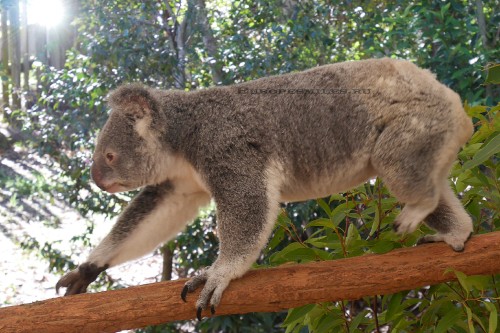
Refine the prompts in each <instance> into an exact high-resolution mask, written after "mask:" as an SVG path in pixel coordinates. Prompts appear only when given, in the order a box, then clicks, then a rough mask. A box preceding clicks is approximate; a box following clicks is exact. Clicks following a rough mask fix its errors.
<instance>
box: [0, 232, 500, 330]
mask: <svg viewBox="0 0 500 333" xmlns="http://www.w3.org/2000/svg"><path fill="white" fill-rule="evenodd" d="M499 255H500V232H492V233H489V234H484V235H480V236H475V237H473V238H472V239H471V240H470V241H469V242H468V243H467V245H466V249H465V251H464V252H462V253H457V252H453V251H452V250H451V249H450V247H449V246H448V245H446V244H444V243H436V244H425V245H421V246H418V247H412V248H404V249H398V250H394V251H392V252H389V253H386V254H383V255H373V254H369V255H364V256H361V257H354V258H348V259H341V260H331V261H322V262H315V263H308V264H301V265H283V266H280V267H276V268H270V269H259V270H252V271H250V272H248V273H247V274H246V275H245V276H244V277H243V278H241V279H238V280H235V281H233V282H232V283H231V284H230V285H229V287H228V289H227V290H226V291H225V293H224V296H223V297H222V302H221V305H220V306H219V307H218V308H217V315H224V314H235V313H239V314H241V313H249V312H274V311H280V310H283V309H288V308H293V307H298V306H301V305H305V304H310V303H319V302H327V301H339V300H355V299H359V298H361V297H363V296H371V295H384V294H391V293H395V292H399V291H402V290H409V289H414V288H420V287H423V286H426V285H433V284H437V283H441V282H445V281H452V280H455V275H454V274H453V273H452V272H448V270H449V269H454V270H457V271H461V272H463V273H465V274H467V275H478V274H482V275H490V274H496V273H500V260H498V258H499ZM184 282H185V279H182V280H178V281H170V282H159V283H155V284H149V285H143V286H138V287H131V288H126V289H121V290H113V291H107V292H102V293H94V294H83V295H74V296H68V297H59V298H54V299H49V300H46V301H42V302H35V303H32V304H25V305H19V306H11V307H6V308H2V309H0V331H1V332H35V331H37V332H40V331H50V332H65V333H67V332H116V331H119V330H123V329H130V328H137V327H144V326H147V325H155V324H160V323H165V322H170V321H176V320H183V319H193V318H195V315H196V311H195V305H194V303H195V301H196V298H197V296H198V293H199V290H198V292H196V293H193V294H190V295H188V302H187V303H184V302H182V300H181V298H180V292H181V290H182V287H183V285H184ZM204 314H205V315H209V313H208V311H206V312H205V313H204Z"/></svg>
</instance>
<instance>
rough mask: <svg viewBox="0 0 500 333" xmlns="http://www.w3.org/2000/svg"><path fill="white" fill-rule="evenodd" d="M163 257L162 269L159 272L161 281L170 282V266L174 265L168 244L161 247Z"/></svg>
mask: <svg viewBox="0 0 500 333" xmlns="http://www.w3.org/2000/svg"><path fill="white" fill-rule="evenodd" d="M160 251H161V254H162V255H163V269H162V272H161V280H162V281H170V280H172V265H173V263H174V253H173V251H172V250H170V246H169V243H167V244H165V245H163V246H162V247H161V249H160Z"/></svg>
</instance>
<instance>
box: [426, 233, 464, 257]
mask: <svg viewBox="0 0 500 333" xmlns="http://www.w3.org/2000/svg"><path fill="white" fill-rule="evenodd" d="M471 236H472V233H470V234H469V236H468V237H467V238H466V239H463V237H457V236H454V235H450V234H441V233H437V234H435V235H425V236H423V237H421V238H420V239H419V240H418V241H417V245H421V244H426V243H435V242H445V243H447V244H448V245H450V246H451V248H452V249H453V251H455V252H462V251H463V250H464V249H465V243H466V242H467V241H468V240H469V239H470V238H471Z"/></svg>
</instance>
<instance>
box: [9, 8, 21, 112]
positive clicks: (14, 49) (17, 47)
mask: <svg viewBox="0 0 500 333" xmlns="http://www.w3.org/2000/svg"><path fill="white" fill-rule="evenodd" d="M9 14H10V15H9V23H10V51H11V53H10V54H11V76H12V107H13V108H14V109H20V108H21V98H20V97H21V91H20V90H21V38H20V37H21V35H20V24H19V23H20V22H19V2H18V1H12V2H11V7H10V11H9Z"/></svg>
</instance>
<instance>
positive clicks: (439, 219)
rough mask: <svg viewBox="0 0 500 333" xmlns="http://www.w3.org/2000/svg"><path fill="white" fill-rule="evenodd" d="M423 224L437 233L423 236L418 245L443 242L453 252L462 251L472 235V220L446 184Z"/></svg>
mask: <svg viewBox="0 0 500 333" xmlns="http://www.w3.org/2000/svg"><path fill="white" fill-rule="evenodd" d="M425 223H426V224H427V225H428V226H429V227H431V228H433V229H434V230H436V231H437V233H436V234H434V235H426V236H423V237H422V238H421V239H420V240H419V242H418V243H419V244H422V243H429V242H441V241H444V242H446V243H448V244H449V245H450V246H451V247H452V248H453V249H454V250H455V251H463V249H464V246H465V242H466V241H467V240H468V239H469V238H470V236H471V235H472V230H473V225H472V219H471V217H470V216H469V214H467V212H466V211H465V209H464V208H463V206H462V203H461V202H460V200H458V198H457V197H456V196H455V194H454V193H453V190H452V189H451V188H450V186H449V185H448V184H444V186H443V189H442V192H441V198H440V199H439V204H438V206H437V208H436V210H435V211H434V212H432V213H431V214H429V215H428V216H427V217H426V218H425Z"/></svg>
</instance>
